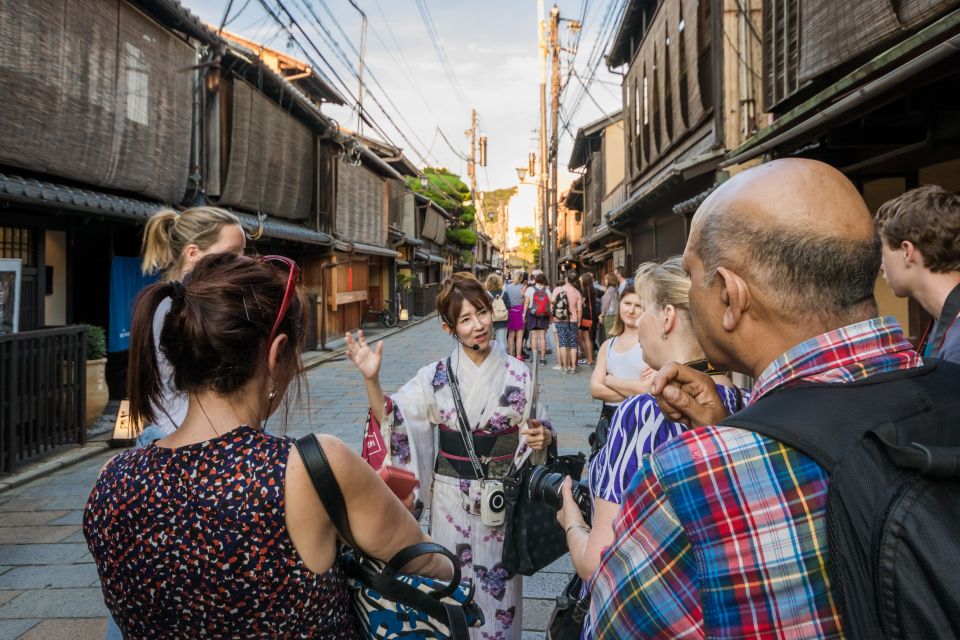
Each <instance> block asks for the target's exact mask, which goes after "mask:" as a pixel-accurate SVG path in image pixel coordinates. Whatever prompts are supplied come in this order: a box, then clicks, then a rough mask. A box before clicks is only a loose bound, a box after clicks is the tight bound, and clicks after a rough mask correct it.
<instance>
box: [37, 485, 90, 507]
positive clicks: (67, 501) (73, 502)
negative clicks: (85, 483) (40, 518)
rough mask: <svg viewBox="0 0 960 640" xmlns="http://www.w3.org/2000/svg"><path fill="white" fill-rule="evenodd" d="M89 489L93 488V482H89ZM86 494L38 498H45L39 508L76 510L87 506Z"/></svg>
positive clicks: (87, 496)
mask: <svg viewBox="0 0 960 640" xmlns="http://www.w3.org/2000/svg"><path fill="white" fill-rule="evenodd" d="M89 488H90V489H93V482H91V483H90V487H89ZM89 497H90V496H89V494H88V495H84V496H64V497H62V498H40V500H45V501H47V502H45V503H44V506H42V507H39V508H40V509H53V510H56V511H76V510H81V511H82V510H83V508H84V507H86V506H87V498H89Z"/></svg>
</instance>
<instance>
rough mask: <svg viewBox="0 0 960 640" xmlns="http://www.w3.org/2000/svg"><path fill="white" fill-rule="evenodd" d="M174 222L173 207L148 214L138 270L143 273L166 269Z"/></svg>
mask: <svg viewBox="0 0 960 640" xmlns="http://www.w3.org/2000/svg"><path fill="white" fill-rule="evenodd" d="M176 223H177V212H176V211H174V210H173V209H163V210H161V211H158V212H156V213H155V214H153V215H152V216H150V219H149V220H147V228H146V229H144V230H143V247H142V248H141V252H142V253H143V262H142V263H141V264H140V271H142V272H143V273H145V274H146V273H155V272H157V271H167V270H168V268H169V267H170V266H171V265H172V263H173V249H172V247H171V244H172V242H171V239H170V234H171V233H172V231H173V225H175V224H176Z"/></svg>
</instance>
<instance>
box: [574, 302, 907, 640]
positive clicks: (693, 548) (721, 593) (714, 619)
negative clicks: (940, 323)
mask: <svg viewBox="0 0 960 640" xmlns="http://www.w3.org/2000/svg"><path fill="white" fill-rule="evenodd" d="M921 364H922V359H921V358H920V356H919V355H918V354H917V353H916V352H915V351H914V350H913V348H912V347H911V345H910V343H909V342H907V341H906V339H905V338H904V337H903V332H902V331H901V329H900V326H899V325H898V324H897V322H896V320H894V319H893V318H874V319H872V320H868V321H865V322H860V323H857V324H853V325H849V326H846V327H843V328H841V329H837V330H835V331H831V332H829V333H825V334H823V335H820V336H817V337H816V338H812V339H811V340H808V341H806V342H804V343H802V344H799V345H797V346H796V347H794V348H792V349H790V350H789V351H788V352H786V353H785V354H784V355H783V356H781V357H780V358H779V359H777V360H776V361H774V362H773V363H771V364H770V366H769V367H767V369H766V370H765V371H764V372H763V374H761V376H760V377H759V378H758V380H757V384H756V386H755V387H754V393H753V397H752V402H762V401H763V396H764V395H766V394H768V393H770V391H772V390H774V389H776V388H779V387H783V386H788V385H793V384H797V383H801V382H836V383H843V382H851V381H855V380H862V379H864V378H867V377H869V376H872V375H876V374H879V373H884V372H888V371H894V370H899V369H906V368H910V367H916V366H920V365H921ZM812 412H815V409H812ZM828 480H829V478H828V475H827V473H826V472H825V471H824V470H823V469H822V468H821V467H820V466H819V465H818V464H816V463H815V462H814V461H813V460H811V459H810V458H808V457H807V456H805V455H804V454H802V453H800V452H799V451H797V450H795V449H792V448H791V447H788V446H786V445H784V444H782V443H780V442H777V441H776V440H772V439H770V438H766V437H764V436H760V435H757V434H755V433H752V432H749V431H744V430H741V429H736V428H732V427H702V428H698V429H693V430H690V431H687V432H685V433H684V434H682V435H681V436H679V437H678V438H676V439H674V440H672V441H670V442H668V443H667V444H665V445H664V446H662V447H661V448H659V449H657V451H656V452H654V454H653V455H651V456H648V457H647V458H646V459H645V461H644V464H643V466H642V467H641V468H640V470H639V471H638V472H637V474H636V476H635V477H634V479H633V481H632V483H631V484H630V487H629V488H628V489H627V492H626V493H625V494H624V501H623V506H622V508H621V510H620V512H619V514H618V515H617V518H616V519H615V520H614V535H615V539H614V543H613V544H612V545H611V546H610V547H609V548H608V549H607V550H606V551H605V552H604V553H603V555H602V557H601V560H600V565H599V566H598V568H597V571H596V572H595V573H594V575H593V577H592V578H591V582H590V590H591V594H592V599H591V605H590V613H589V616H588V618H587V620H586V624H585V626H584V637H585V638H616V639H618V640H619V639H621V638H679V637H682V638H700V637H704V636H709V637H711V638H840V637H843V631H842V629H841V625H840V611H839V608H838V606H837V602H836V599H835V596H834V593H833V592H832V590H831V588H830V580H829V577H828V575H827V558H828V552H829V550H828V548H827V524H826V506H827V485H828Z"/></svg>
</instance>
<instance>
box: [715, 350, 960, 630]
mask: <svg viewBox="0 0 960 640" xmlns="http://www.w3.org/2000/svg"><path fill="white" fill-rule="evenodd" d="M722 424H724V425H727V426H733V427H738V428H742V429H746V430H748V431H753V432H755V433H759V434H762V435H766V436H769V437H771V438H773V439H775V440H778V441H780V442H783V443H784V444H787V445H789V446H791V447H793V448H795V449H797V450H799V451H801V452H803V453H805V454H806V455H808V456H810V457H811V458H812V459H814V460H816V461H817V462H818V463H819V464H820V465H821V466H822V467H823V468H824V469H825V470H826V471H827V472H828V473H829V474H830V484H829V490H828V494H827V543H828V545H829V554H828V555H829V565H828V572H829V576H830V582H831V585H832V589H833V591H834V594H835V596H836V598H837V600H838V604H839V608H840V615H841V620H842V624H843V631H844V634H845V635H846V636H847V637H848V638H855V639H856V638H863V639H870V640H875V639H878V638H891V639H893V638H897V639H899V638H904V639H907V638H911V639H912V638H954V637H957V634H958V633H960V366H957V365H955V364H952V363H949V362H942V361H936V360H927V363H926V364H925V365H924V366H923V367H918V368H914V369H908V370H905V371H896V372H891V373H885V374H880V375H876V376H872V377H870V378H868V379H866V380H863V381H859V382H850V383H831V384H805V385H798V386H795V387H790V388H785V389H781V390H778V391H774V392H773V393H771V394H770V395H769V396H765V397H764V398H763V399H761V400H759V401H758V402H757V403H756V404H755V405H751V406H750V407H748V408H746V409H744V410H743V411H741V412H739V413H736V414H734V415H733V416H731V417H730V418H728V419H727V420H725V421H724V422H723V423H722Z"/></svg>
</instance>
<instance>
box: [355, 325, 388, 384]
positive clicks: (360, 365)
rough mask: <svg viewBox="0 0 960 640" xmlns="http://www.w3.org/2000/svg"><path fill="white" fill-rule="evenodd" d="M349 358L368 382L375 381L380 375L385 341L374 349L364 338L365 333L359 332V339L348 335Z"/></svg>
mask: <svg viewBox="0 0 960 640" xmlns="http://www.w3.org/2000/svg"><path fill="white" fill-rule="evenodd" d="M346 339H347V357H348V358H350V360H351V361H353V364H355V365H357V369H359V370H360V373H362V374H363V377H364V378H366V379H367V380H374V379H376V377H377V376H378V375H379V373H380V361H381V354H383V340H381V341H380V342H378V343H377V346H376V347H374V348H373V349H371V348H370V345H368V344H367V340H366V338H364V337H363V331H358V332H357V337H356V338H354V337H353V335H351V334H350V333H347V335H346Z"/></svg>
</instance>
